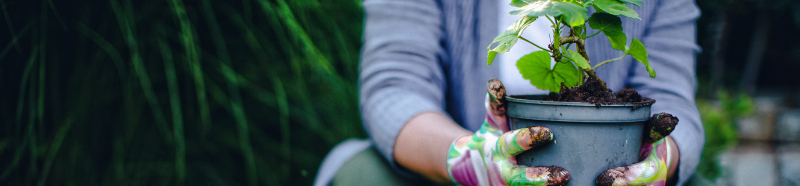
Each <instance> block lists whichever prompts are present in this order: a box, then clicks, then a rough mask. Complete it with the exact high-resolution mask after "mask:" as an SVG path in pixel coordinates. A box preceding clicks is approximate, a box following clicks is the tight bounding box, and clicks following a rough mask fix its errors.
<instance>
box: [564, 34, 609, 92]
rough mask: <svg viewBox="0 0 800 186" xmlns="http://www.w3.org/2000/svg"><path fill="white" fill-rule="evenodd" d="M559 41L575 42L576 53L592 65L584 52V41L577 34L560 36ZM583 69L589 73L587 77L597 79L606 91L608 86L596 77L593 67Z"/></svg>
mask: <svg viewBox="0 0 800 186" xmlns="http://www.w3.org/2000/svg"><path fill="white" fill-rule="evenodd" d="M559 41H560V42H561V43H575V48H577V49H578V53H580V54H581V56H583V58H586V62H587V63H589V65H592V62H591V61H590V60H589V55H588V54H586V43H584V40H583V39H581V38H580V37H578V36H574V35H572V36H566V37H561V38H560V39H559ZM583 70H584V71H585V72H586V74H588V75H589V78H595V79H597V81H598V82H599V83H600V88H601V90H603V91H608V88H607V87H606V82H603V80H601V79H600V77H597V74H595V73H594V69H583Z"/></svg>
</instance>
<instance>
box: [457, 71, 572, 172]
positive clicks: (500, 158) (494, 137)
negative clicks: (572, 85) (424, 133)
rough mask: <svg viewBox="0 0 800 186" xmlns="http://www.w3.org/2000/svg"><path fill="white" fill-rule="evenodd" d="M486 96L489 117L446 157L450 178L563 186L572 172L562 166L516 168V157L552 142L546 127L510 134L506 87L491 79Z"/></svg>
mask: <svg viewBox="0 0 800 186" xmlns="http://www.w3.org/2000/svg"><path fill="white" fill-rule="evenodd" d="M488 89H489V90H488V93H487V95H486V100H485V101H486V111H487V113H488V114H487V116H486V120H484V123H483V125H482V126H481V128H480V130H478V131H477V132H475V134H473V135H468V136H462V137H459V138H457V139H456V140H455V141H453V143H452V144H451V145H450V150H449V153H448V155H447V172H448V174H449V175H450V179H451V180H453V182H455V183H456V184H460V185H469V186H472V185H564V184H567V182H569V172H567V171H566V170H564V169H563V168H561V167H555V166H551V167H525V166H518V165H516V164H517V163H516V159H515V158H514V156H516V155H517V154H520V153H522V152H524V151H526V150H528V149H531V148H535V147H539V146H542V145H545V144H548V143H550V142H551V141H552V140H553V133H552V132H551V131H550V129H548V128H546V127H529V128H524V129H517V130H514V131H508V120H507V117H506V113H505V111H506V109H505V100H504V99H505V98H504V96H505V88H504V87H503V84H502V83H501V82H500V81H499V80H497V79H492V80H490V81H489V84H488ZM507 131H508V132H507Z"/></svg>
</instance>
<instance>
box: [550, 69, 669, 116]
mask: <svg viewBox="0 0 800 186" xmlns="http://www.w3.org/2000/svg"><path fill="white" fill-rule="evenodd" d="M550 98H551V100H549V101H565V102H587V103H594V104H596V105H597V106H598V107H599V106H600V105H601V104H602V105H607V104H620V103H639V104H647V103H654V102H655V100H653V99H650V98H647V97H644V96H642V95H639V93H638V92H636V90H634V89H632V88H626V89H622V90H620V91H619V92H617V93H616V94H615V93H614V92H611V91H609V90H605V89H604V88H602V87H601V86H600V81H598V80H597V79H596V78H592V77H589V78H588V79H587V80H586V82H585V83H583V84H582V85H580V86H577V87H573V88H566V87H565V86H564V84H561V91H560V92H559V93H558V96H557V97H555V96H553V95H551V96H550ZM637 108H638V107H637ZM634 109H635V108H634Z"/></svg>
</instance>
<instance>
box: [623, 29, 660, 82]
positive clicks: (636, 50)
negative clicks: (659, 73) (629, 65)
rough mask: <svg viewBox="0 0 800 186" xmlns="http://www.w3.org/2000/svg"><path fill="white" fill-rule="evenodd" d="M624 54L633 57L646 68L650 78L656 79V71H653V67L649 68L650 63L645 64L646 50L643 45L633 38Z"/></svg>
mask: <svg viewBox="0 0 800 186" xmlns="http://www.w3.org/2000/svg"><path fill="white" fill-rule="evenodd" d="M625 53H627V54H630V55H631V56H633V59H636V61H639V62H642V64H644V66H645V67H647V72H650V77H656V71H653V67H650V63H649V62H647V49H645V48H644V44H642V42H641V41H639V40H638V39H636V38H634V39H633V41H631V47H630V48H629V49H628V51H627V52H625Z"/></svg>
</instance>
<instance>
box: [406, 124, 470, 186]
mask: <svg viewBox="0 0 800 186" xmlns="http://www.w3.org/2000/svg"><path fill="white" fill-rule="evenodd" d="M470 134H472V133H471V132H469V131H468V130H466V129H464V128H462V127H461V126H459V125H458V124H456V123H455V122H454V121H453V120H452V119H450V118H449V117H447V116H445V115H442V114H440V113H436V112H425V113H421V114H419V115H417V116H414V117H413V118H411V120H409V121H408V123H406V125H405V126H403V128H402V129H401V130H400V134H398V135H397V141H396V142H395V146H394V158H395V160H396V161H397V163H399V164H400V165H402V166H404V167H406V168H408V169H410V170H412V171H414V172H417V173H419V174H421V175H423V176H425V177H427V178H428V179H430V180H432V181H435V182H439V183H450V177H449V176H448V174H447V167H446V166H447V163H446V162H447V152H448V150H449V148H450V144H451V143H452V142H453V140H455V139H456V138H458V137H459V136H463V135H470Z"/></svg>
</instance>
